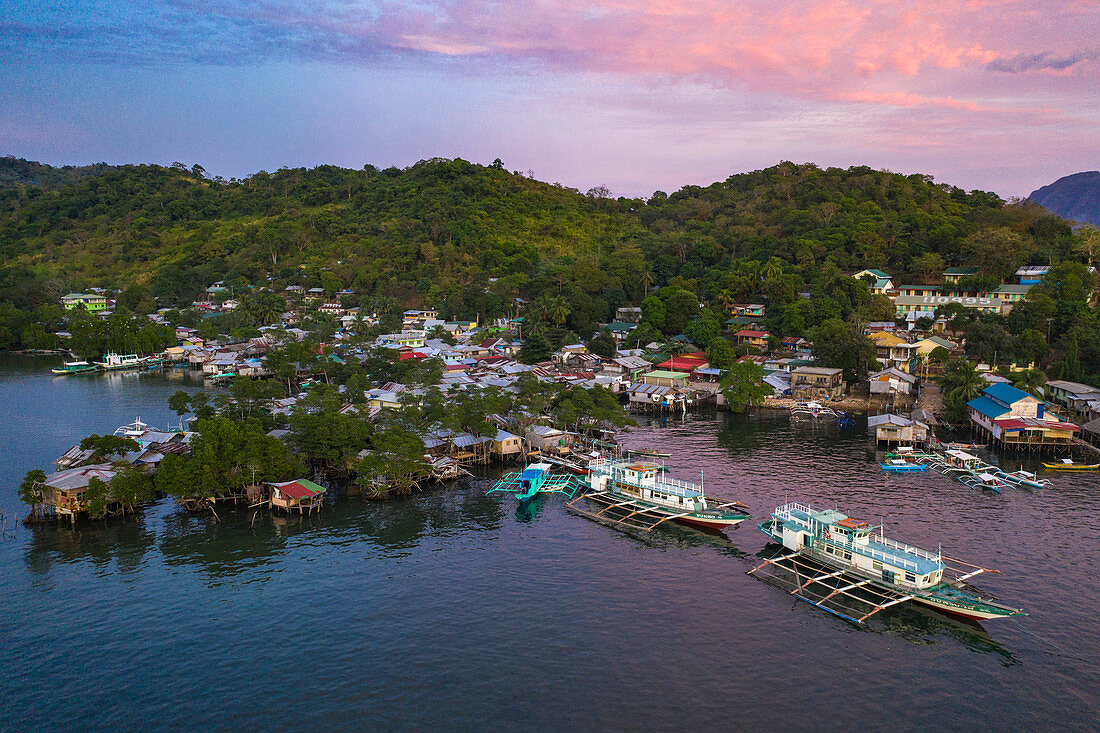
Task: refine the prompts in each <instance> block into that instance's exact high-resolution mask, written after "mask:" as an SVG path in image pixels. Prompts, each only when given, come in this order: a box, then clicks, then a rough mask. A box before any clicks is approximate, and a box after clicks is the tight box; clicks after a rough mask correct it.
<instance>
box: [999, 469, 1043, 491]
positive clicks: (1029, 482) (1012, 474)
mask: <svg viewBox="0 0 1100 733" xmlns="http://www.w3.org/2000/svg"><path fill="white" fill-rule="evenodd" d="M998 475H999V476H1000V477H1001V478H1003V479H1004V480H1005V481H1008V482H1009V483H1012V484H1016V485H1017V486H1027V487H1028V488H1030V489H1043V488H1046V487H1047V486H1049V485H1050V481H1048V480H1046V479H1041V478H1039V477H1038V476H1036V475H1035V474H1034V473H1032V472H1031V471H1025V470H1023V469H1022V468H1021V469H1020V470H1018V471H1002V472H1001V473H1000V474H998Z"/></svg>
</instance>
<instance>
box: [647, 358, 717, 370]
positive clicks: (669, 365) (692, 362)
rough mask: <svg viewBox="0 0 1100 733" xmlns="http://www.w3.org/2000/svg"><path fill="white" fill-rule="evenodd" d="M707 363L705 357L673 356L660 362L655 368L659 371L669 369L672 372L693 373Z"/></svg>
mask: <svg viewBox="0 0 1100 733" xmlns="http://www.w3.org/2000/svg"><path fill="white" fill-rule="evenodd" d="M706 363H707V358H706V357H705V356H702V357H700V356H688V355H682V356H674V357H672V358H671V359H669V360H668V361H662V362H661V363H660V364H658V365H657V366H658V367H659V368H661V369H671V370H673V371H688V372H690V371H694V370H696V369H698V368H699V367H701V366H703V365H704V364H706Z"/></svg>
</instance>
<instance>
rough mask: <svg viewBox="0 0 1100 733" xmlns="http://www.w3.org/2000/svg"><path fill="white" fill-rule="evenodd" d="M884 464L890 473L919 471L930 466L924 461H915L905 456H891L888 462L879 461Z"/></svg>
mask: <svg viewBox="0 0 1100 733" xmlns="http://www.w3.org/2000/svg"><path fill="white" fill-rule="evenodd" d="M878 465H880V466H882V470H883V471H887V472H889V473H916V472H919V471H927V470H928V466H926V465H925V464H923V463H914V462H913V461H908V460H906V459H904V458H891V459H890V460H888V461H887V462H886V463H879V464H878Z"/></svg>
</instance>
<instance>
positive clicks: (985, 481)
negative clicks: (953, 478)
mask: <svg viewBox="0 0 1100 733" xmlns="http://www.w3.org/2000/svg"><path fill="white" fill-rule="evenodd" d="M957 478H958V480H959V483H961V484H963V485H964V486H969V487H970V488H972V489H988V490H990V491H995V492H997V493H998V494H999V493H1001V489H1002V488H1004V487H1005V486H1011V484H1010V483H1009V482H1008V481H1006V480H1005V479H1003V478H1000V477H999V476H996V475H994V474H992V473H989V472H987V471H971V472H970V475H968V476H966V475H964V476H958V477H957Z"/></svg>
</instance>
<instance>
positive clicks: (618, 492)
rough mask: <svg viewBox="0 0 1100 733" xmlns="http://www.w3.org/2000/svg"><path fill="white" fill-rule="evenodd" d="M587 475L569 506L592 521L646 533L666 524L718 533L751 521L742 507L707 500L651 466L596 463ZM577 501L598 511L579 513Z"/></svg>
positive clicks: (693, 487) (693, 486)
mask: <svg viewBox="0 0 1100 733" xmlns="http://www.w3.org/2000/svg"><path fill="white" fill-rule="evenodd" d="M588 470H589V473H588V474H586V475H585V476H581V477H580V478H579V480H580V481H581V483H582V484H583V485H584V486H585V488H586V489H588V493H585V494H582V495H581V496H578V497H577V498H576V499H574V500H573V501H571V502H570V503H569V506H570V507H571V508H573V509H574V510H576V511H577V512H578V513H580V514H583V515H585V516H588V517H591V518H593V519H598V520H601V521H607V522H610V523H612V524H617V525H621V526H625V527H629V528H631V529H641V530H644V531H649V530H652V529H653V528H654V527H657V526H658V525H660V524H663V523H664V522H668V521H675V522H681V523H683V524H693V525H697V526H700V527H707V528H710V529H721V528H723V527H732V526H734V525H737V524H740V523H741V522H743V521H745V520H746V519H749V518H750V515H749V513H748V511H747V509H748V507H746V506H745V505H744V504H741V503H739V502H736V501H732V502H720V501H718V500H716V499H714V498H712V497H709V496H707V495H706V494H705V493H704V491H703V486H702V484H692V483H688V482H687V481H681V480H679V479H675V478H672V477H670V476H668V475H666V474H664V473H663V472H662V471H661V466H659V465H657V464H656V463H646V462H642V461H631V460H620V459H614V458H605V457H601V458H599V459H597V460H594V461H592V462H590V463H589V464H588ZM581 500H584V501H587V502H590V503H595V504H597V505H599V507H600V508H599V509H598V510H596V509H592V510H589V509H585V508H582V507H581V506H580V504H579V502H580V501H581Z"/></svg>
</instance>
